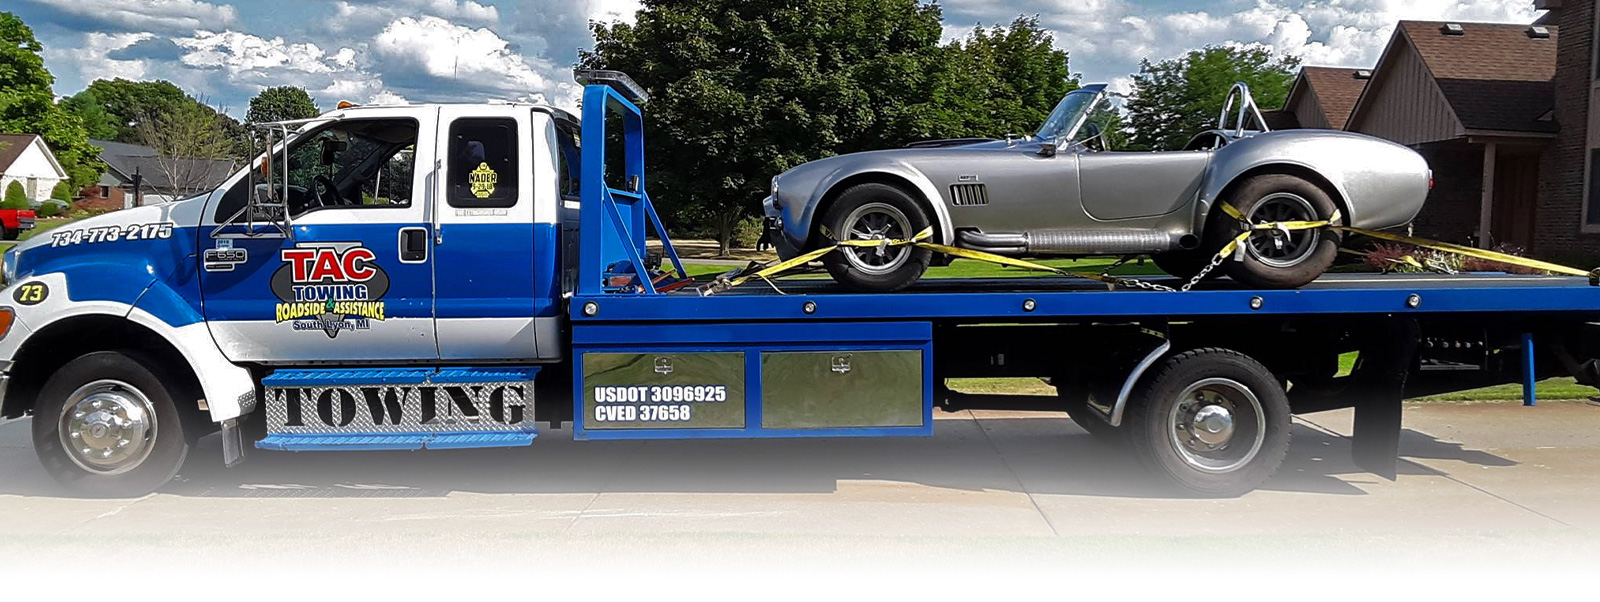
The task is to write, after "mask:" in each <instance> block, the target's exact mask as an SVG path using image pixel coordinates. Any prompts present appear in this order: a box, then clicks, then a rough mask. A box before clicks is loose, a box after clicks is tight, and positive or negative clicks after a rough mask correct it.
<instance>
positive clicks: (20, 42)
mask: <svg viewBox="0 0 1600 602" xmlns="http://www.w3.org/2000/svg"><path fill="white" fill-rule="evenodd" d="M43 50H44V46H43V45H41V44H40V43H39V41H38V40H37V39H35V38H34V37H33V30H32V29H29V28H28V26H27V24H25V23H23V22H22V19H19V18H17V16H16V15H13V14H11V13H8V12H0V132H26V133H33V134H38V135H39V137H41V138H43V139H44V142H45V144H46V145H48V146H49V147H50V150H51V152H52V153H54V154H55V157H56V161H57V162H58V163H60V164H61V167H62V168H63V169H65V170H66V171H67V176H68V178H70V181H71V182H72V183H73V184H74V185H87V184H88V183H90V182H93V181H94V180H95V179H97V178H98V177H99V175H100V169H101V167H102V165H101V164H100V159H99V151H98V150H97V149H95V147H93V146H90V145H89V138H88V134H87V133H86V132H84V129H83V124H82V123H80V122H79V121H78V118H77V117H76V116H74V115H72V114H70V113H68V112H67V111H66V110H64V109H62V108H61V107H60V106H58V105H56V103H55V94H54V93H53V92H52V91H51V89H50V85H51V84H52V83H54V82H55V77H54V76H52V75H50V72H49V71H48V70H46V69H45V68H44V59H43V58H42V57H41V56H40V54H39V53H40V52H42V51H43Z"/></svg>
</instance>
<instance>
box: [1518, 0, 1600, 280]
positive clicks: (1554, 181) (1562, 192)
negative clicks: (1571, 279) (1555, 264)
mask: <svg viewBox="0 0 1600 602" xmlns="http://www.w3.org/2000/svg"><path fill="white" fill-rule="evenodd" d="M1534 6H1535V7H1536V8H1541V9H1545V10H1548V11H1549V12H1547V13H1545V16H1544V17H1543V18H1541V19H1540V23H1541V24H1542V25H1545V26H1547V27H1551V28H1553V29H1560V30H1561V32H1562V35H1561V38H1560V39H1559V40H1558V43H1557V45H1556V68H1555V79H1554V81H1553V82H1552V84H1553V87H1554V94H1555V100H1556V103H1555V115H1554V117H1555V121H1556V122H1557V123H1560V124H1561V129H1560V131H1558V132H1557V133H1556V136H1555V138H1554V139H1553V140H1551V141H1550V143H1549V146H1548V150H1547V151H1546V152H1545V154H1544V158H1543V159H1544V160H1543V161H1542V162H1541V163H1540V166H1539V168H1540V173H1541V174H1543V178H1541V181H1540V184H1539V212H1538V214H1537V215H1536V216H1535V224H1536V228H1535V231H1536V240H1535V245H1534V246H1535V247H1536V248H1538V249H1539V252H1540V254H1541V255H1545V256H1548V257H1552V258H1558V259H1568V260H1569V261H1572V262H1574V263H1583V264H1585V265H1588V266H1589V267H1593V265H1590V264H1593V263H1595V262H1596V261H1600V258H1597V257H1596V256H1597V255H1600V181H1597V180H1600V112H1596V111H1591V110H1590V107H1592V106H1593V103H1594V102H1595V100H1596V94H1595V89H1596V87H1600V56H1597V55H1596V50H1597V49H1596V47H1595V43H1594V41H1595V40H1594V31H1595V26H1596V24H1597V23H1596V14H1595V2H1594V0H1536V1H1535V2H1534Z"/></svg>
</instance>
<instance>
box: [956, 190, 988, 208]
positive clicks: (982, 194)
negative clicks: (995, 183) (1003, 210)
mask: <svg viewBox="0 0 1600 602" xmlns="http://www.w3.org/2000/svg"><path fill="white" fill-rule="evenodd" d="M950 204H952V205H955V206H957V207H969V206H972V205H987V204H989V187H988V186H985V185H983V184H951V185H950Z"/></svg>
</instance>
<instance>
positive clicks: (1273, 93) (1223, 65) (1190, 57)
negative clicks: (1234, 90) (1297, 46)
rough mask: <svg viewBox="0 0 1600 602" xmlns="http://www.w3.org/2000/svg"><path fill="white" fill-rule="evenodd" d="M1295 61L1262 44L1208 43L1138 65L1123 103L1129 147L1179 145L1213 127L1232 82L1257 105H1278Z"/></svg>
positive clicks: (1151, 147) (1287, 84)
mask: <svg viewBox="0 0 1600 602" xmlns="http://www.w3.org/2000/svg"><path fill="white" fill-rule="evenodd" d="M1299 64H1300V61H1299V59H1296V58H1294V57H1291V56H1277V55H1274V54H1273V53H1272V51H1271V50H1268V49H1266V48H1261V47H1225V46H1207V47H1205V48H1203V49H1200V50H1193V51H1190V52H1189V53H1188V54H1187V55H1184V56H1183V57H1180V58H1176V59H1170V60H1165V61H1161V62H1158V63H1151V62H1150V61H1149V60H1145V61H1143V62H1142V63H1140V65H1139V73H1138V74H1137V75H1134V76H1133V97H1132V99H1131V100H1129V102H1128V112H1129V114H1130V125H1131V126H1132V131H1131V133H1130V136H1129V144H1130V145H1131V146H1133V147H1134V148H1139V149H1150V150H1171V149H1177V148H1182V146H1183V145H1184V144H1185V143H1187V142H1188V141H1189V139H1190V138H1191V137H1193V136H1194V135H1195V134H1198V133H1200V132H1202V131H1205V130H1207V129H1210V128H1212V127H1215V123H1216V119H1217V114H1218V113H1219V112H1221V110H1222V103H1223V102H1224V100H1225V99H1226V98H1227V94H1228V90H1229V88H1231V87H1232V86H1233V84H1234V83H1235V82H1244V83H1246V84H1249V85H1250V91H1251V93H1252V94H1254V96H1255V99H1256V103H1257V104H1258V105H1260V106H1262V107H1278V106H1283V101H1284V99H1285V98H1286V97H1287V96H1288V95H1289V86H1291V85H1293V84H1294V74H1295V68H1296V67H1298V66H1299Z"/></svg>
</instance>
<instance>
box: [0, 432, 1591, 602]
mask: <svg viewBox="0 0 1600 602" xmlns="http://www.w3.org/2000/svg"><path fill="white" fill-rule="evenodd" d="M1350 418H1351V416H1350V413H1349V412H1344V411H1341V412H1327V413H1322V414H1314V415H1309V416H1305V417H1302V418H1300V419H1298V420H1297V423H1296V425H1295V430H1294V434H1293V435H1294V443H1293V447H1292V450H1291V452H1290V457H1289V461H1288V463H1286V464H1285V466H1284V467H1283V469H1282V470H1281V471H1280V472H1279V475H1278V476H1277V477H1276V478H1275V479H1273V480H1272V481H1271V482H1269V483H1268V485H1267V486H1266V487H1265V488H1264V489H1262V490H1260V491H1258V492H1255V493H1252V494H1250V495H1247V496H1244V497H1242V498H1238V499H1227V500H1202V499H1185V498H1182V497H1173V496H1172V494H1171V492H1170V491H1169V490H1168V489H1166V488H1164V487H1163V486H1162V484H1161V483H1160V482H1159V481H1156V480H1154V479H1152V478H1150V477H1146V476H1145V475H1143V474H1142V473H1141V472H1140V470H1139V468H1138V466H1137V465H1136V463H1135V462H1134V460H1133V459H1132V458H1131V457H1127V456H1124V455H1122V454H1120V453H1118V451H1117V450H1114V449H1109V448H1107V447H1105V446H1102V445H1100V444H1098V443H1096V442H1095V441H1093V440H1091V439H1090V438H1089V437H1088V435H1087V434H1085V433H1083V431H1081V430H1080V429H1078V428H1077V427H1076V426H1075V425H1073V424H1072V423H1071V422H1070V421H1069V420H1068V419H1067V418H1066V417H1065V416H1064V415H1037V414H1033V415H1023V414H1009V413H1003V412H971V413H960V414H948V415H940V416H939V420H938V422H937V427H936V429H935V431H936V436H934V437H932V438H925V439H841V440H789V441H778V440H774V441H676V442H575V441H572V440H571V438H570V436H569V434H568V432H566V431H555V432H550V433H546V434H544V435H541V436H540V438H539V439H538V441H536V442H535V444H534V445H533V447H532V448H524V449H514V450H473V451H443V452H417V453H407V452H395V453H378V452H358V453H320V454H318V453H302V454H291V453H268V452H257V453H254V454H252V457H251V458H250V460H249V461H248V462H247V463H246V464H245V465H243V466H241V467H238V468H234V469H223V468H221V466H220V450H219V443H218V441H216V440H215V438H211V439H208V440H206V441H203V442H202V445H201V447H200V449H198V450H197V452H196V455H195V456H192V457H191V464H192V466H191V467H190V468H188V469H186V471H185V474H183V475H182V476H181V478H180V480H179V481H178V482H176V483H174V484H172V485H170V486H169V487H167V488H166V489H165V490H163V491H162V492H160V493H157V494H154V495H150V496H147V497H144V498H141V499H135V500H79V499H67V498H62V497H59V495H60V492H59V491H58V490H57V489H56V488H55V487H54V485H53V483H52V482H51V481H50V480H49V478H48V477H47V476H46V475H45V474H44V473H43V471H42V469H40V468H39V467H38V465H37V463H36V461H35V460H34V457H33V452H32V449H31V443H30V442H29V435H28V427H29V425H28V423H27V422H26V421H25V420H24V421H12V422H9V423H6V424H3V425H0V570H7V571H17V570H28V571H34V570H44V571H50V570H57V569H62V568H63V567H68V566H74V565H75V564H76V563H77V562H79V560H78V559H79V558H81V557H82V556H83V555H85V554H90V555H96V554H100V553H102V552H100V550H102V549H103V548H105V547H107V546H108V544H109V543H115V546H116V547H119V548H120V547H121V546H131V547H132V549H133V550H135V553H134V554H127V553H126V552H121V553H119V554H117V556H118V557H119V558H120V560H119V562H123V563H131V564H132V565H134V566H139V565H140V563H148V565H147V566H145V567H144V568H145V570H149V571H154V572H156V573H161V572H164V571H175V570H178V569H180V568H182V569H184V570H187V568H188V567H208V568H207V569H206V571H207V574H212V575H217V574H228V573H227V572H226V571H224V572H222V573H216V572H214V571H215V570H217V569H216V566H217V565H218V564H221V565H222V566H225V567H232V568H233V569H235V570H241V571H245V572H246V573H250V572H251V571H253V570H254V569H250V568H248V567H252V566H261V565H262V564H266V565H270V566H279V565H282V566H288V567H300V568H303V569H307V570H315V569H318V568H323V567H328V566H338V567H341V568H343V567H365V568H366V569H369V570H373V571H380V572H381V571H384V570H393V571H397V572H398V573H406V572H408V570H407V569H402V568H399V566H400V565H396V564H395V559H396V558H405V559H406V562H407V563H418V564H417V565H419V566H430V567H433V568H434V569H438V568H439V567H446V566H448V567H454V568H455V569H458V570H468V571H472V570H484V571H490V572H494V571H497V570H500V568H502V567H503V566H504V565H503V564H501V563H502V562H504V561H505V560H506V559H508V558H517V559H520V560H518V562H526V563H529V564H528V565H527V566H537V567H542V568H545V569H550V570H554V568H553V567H563V568H564V569H566V570H570V571H578V573H577V574H583V575H591V577H590V578H598V579H604V575H607V574H610V572H611V571H612V569H614V568H615V569H619V570H622V571H624V572H625V573H626V574H635V575H637V574H639V571H645V572H646V574H655V573H651V571H656V570H660V571H662V573H660V574H662V575H678V576H680V577H682V576H685V575H702V576H704V575H719V574H722V573H721V572H720V571H724V570H727V567H730V566H739V567H743V568H741V569H740V571H738V573H737V574H738V575H743V576H745V577H750V576H751V575H759V574H763V573H762V572H761V571H778V572H784V571H785V570H787V569H790V568H793V567H795V566H806V567H816V568H818V569H819V570H821V571H824V573H821V574H852V573H853V572H859V571H867V573H865V574H901V573H913V574H930V575H933V576H934V577H935V578H937V577H939V576H941V575H946V574H947V573H946V572H947V571H951V570H960V571H978V572H979V573H980V574H981V573H982V572H983V571H989V572H1000V573H1006V574H1012V573H1018V574H1021V575H1027V576H1032V577H1038V578H1040V579H1045V580H1046V581H1045V582H1054V581H1055V580H1057V579H1059V578H1060V573H1059V570H1061V569H1063V568H1067V567H1075V568H1078V569H1084V567H1095V568H1094V569H1093V570H1094V571H1096V572H1097V574H1104V573H1098V572H1099V571H1106V570H1112V571H1114V570H1118V569H1121V570H1135V569H1140V568H1148V567H1151V566H1161V567H1167V568H1166V569H1164V570H1166V571H1168V574H1169V575H1177V574H1186V573H1185V572H1186V571H1197V573H1196V574H1199V575H1205V574H1209V573H1210V572H1212V571H1213V570H1217V567H1218V566H1227V567H1228V568H1229V571H1230V572H1232V573H1237V572H1238V571H1239V570H1240V569H1241V568H1245V569H1256V570H1263V571H1264V570H1265V569H1264V568H1263V567H1274V568H1273V569H1272V570H1271V571H1270V572H1268V574H1271V575H1286V574H1296V573H1293V571H1310V573H1311V574H1322V573H1324V572H1327V571H1332V570H1335V568H1334V567H1343V566H1349V567H1359V570H1362V571H1366V573H1365V574H1385V572H1386V571H1389V572H1392V573H1393V574H1392V575H1391V577H1394V578H1397V579H1401V582H1402V583H1404V582H1406V581H1405V576H1406V575H1411V574H1412V573H1411V571H1413V570H1418V568H1417V567H1428V568H1429V570H1439V571H1444V572H1445V573H1452V572H1462V573H1464V574H1468V575H1476V576H1479V577H1482V576H1484V575H1499V576H1508V575H1519V574H1522V573H1523V572H1528V571H1531V572H1533V573H1534V574H1538V575H1542V576H1543V578H1542V581H1540V583H1544V584H1546V585H1548V584H1549V583H1552V582H1551V581H1550V580H1549V577H1551V576H1559V575H1582V574H1585V573H1587V571H1583V572H1579V573H1573V572H1570V571H1571V570H1573V569H1574V568H1576V567H1582V566H1587V565H1588V564H1590V563H1591V559H1593V561H1594V562H1600V556H1597V555H1596V552H1600V545H1597V544H1596V543H1594V542H1595V537H1594V536H1595V535H1596V534H1597V533H1600V406H1596V405H1594V404H1590V403H1581V402H1567V403H1547V404H1544V405H1542V406H1540V407H1538V408H1523V407H1520V406H1519V405H1516V404H1473V405H1463V404H1418V405H1409V406H1407V408H1406V412H1405V420H1406V428H1407V430H1406V431H1405V433H1404V437H1403V439H1402V443H1401V449H1402V454H1403V456H1404V459H1403V461H1402V464H1401V471H1400V472H1401V475H1400V477H1399V479H1398V480H1397V481H1395V482H1389V481H1386V480H1383V479H1381V478H1377V477H1374V476H1373V475H1370V474H1368V473H1365V472H1362V471H1360V469H1358V468H1356V467H1355V466H1354V465H1353V464H1352V463H1351V461H1350V459H1349V447H1350V444H1349V439H1348V438H1347V435H1348V433H1349V432H1350V428H1351V427H1350ZM490 559H495V560H493V561H492V562H491V561H490ZM619 559H623V560H621V561H619ZM641 559H645V560H648V562H642V561H641ZM689 559H692V562H690V561H689ZM1218 559H1228V560H1227V561H1226V562H1222V563H1221V564H1220V565H1219V564H1218V562H1219V560H1218ZM330 563H331V564H330ZM406 566H411V565H409V564H408V565H406ZM1400 567H1406V568H1405V569H1404V570H1403V571H1402V570H1401V569H1400ZM1036 569H1039V570H1042V569H1050V570H1053V571H1056V572H1044V573H1039V572H1036ZM1280 569H1281V570H1280ZM1084 570H1087V569H1084ZM827 571H831V572H832V573H826V572H827ZM1284 571H1290V572H1284ZM1483 571H1490V572H1487V573H1485V572H1483ZM1506 571H1510V572H1509V573H1508V572H1506ZM70 572H71V571H68V573H70ZM252 574H253V573H252ZM1046 576H1047V577H1046ZM750 578H753V577H750ZM1087 581H1088V582H1092V583H1100V584H1105V583H1107V582H1106V581H1103V580H1097V579H1088V580H1087ZM1516 581H1520V578H1508V580H1507V581H1506V583H1511V582H1516ZM939 582H940V581H937V580H936V581H935V583H939ZM1008 582H1009V583H1013V584H1015V583H1027V582H1028V581H1026V579H1024V580H1022V581H1008ZM1459 583H1471V582H1470V581H1468V582H1458V584H1459ZM1496 583H1500V581H1496ZM797 585H801V584H797ZM945 587H946V586H939V590H940V591H945V592H948V591H954V590H946V589H944V588H945ZM950 587H955V586H953V585H952V586H950ZM1517 587H1518V589H1515V590H1514V591H1516V592H1520V593H1522V594H1526V593H1527V592H1528V590H1527V589H1526V587H1527V584H1520V585H1518V586H1517ZM958 589H959V588H958ZM408 591H411V590H408ZM451 591H455V590H451ZM984 591H990V590H984ZM1430 591H1432V592H1433V593H1438V592H1437V591H1436V590H1430ZM1463 591H1464V592H1465V593H1485V592H1487V591H1491V590H1486V589H1483V586H1482V585H1481V584H1480V585H1474V586H1471V587H1466V586H1463Z"/></svg>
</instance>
